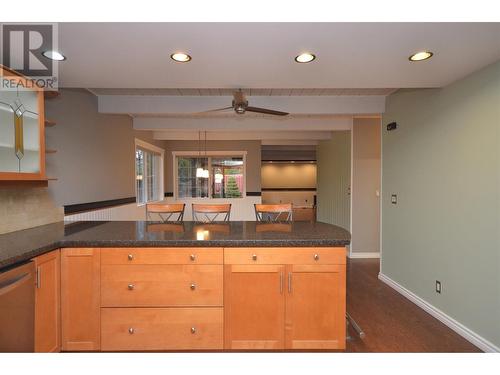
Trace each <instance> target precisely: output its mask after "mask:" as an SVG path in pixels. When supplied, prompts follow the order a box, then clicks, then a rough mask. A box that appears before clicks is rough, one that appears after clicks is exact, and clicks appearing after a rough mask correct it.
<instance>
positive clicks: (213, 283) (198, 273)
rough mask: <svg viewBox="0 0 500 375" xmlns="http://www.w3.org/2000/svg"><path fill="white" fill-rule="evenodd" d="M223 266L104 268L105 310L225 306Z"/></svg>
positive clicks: (114, 266)
mask: <svg viewBox="0 0 500 375" xmlns="http://www.w3.org/2000/svg"><path fill="white" fill-rule="evenodd" d="M222 295H223V266H222V265H220V266H216V265H104V266H101V306H102V307H146V306H147V307H149V306H156V307H166V306H222Z"/></svg>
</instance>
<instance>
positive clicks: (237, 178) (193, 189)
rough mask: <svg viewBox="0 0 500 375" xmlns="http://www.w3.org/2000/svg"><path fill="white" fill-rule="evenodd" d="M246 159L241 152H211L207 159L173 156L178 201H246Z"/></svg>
mask: <svg viewBox="0 0 500 375" xmlns="http://www.w3.org/2000/svg"><path fill="white" fill-rule="evenodd" d="M245 158H246V155H245V153H244V152H241V151H240V152H230V153H229V152H228V153H219V152H209V153H208V155H207V156H206V157H200V156H197V155H192V154H191V155H190V154H189V153H184V152H177V153H176V152H174V174H175V176H174V177H175V181H176V192H175V193H176V194H175V196H176V198H242V197H244V196H245V193H246V188H245ZM200 169H201V170H205V171H206V172H205V173H201V172H200Z"/></svg>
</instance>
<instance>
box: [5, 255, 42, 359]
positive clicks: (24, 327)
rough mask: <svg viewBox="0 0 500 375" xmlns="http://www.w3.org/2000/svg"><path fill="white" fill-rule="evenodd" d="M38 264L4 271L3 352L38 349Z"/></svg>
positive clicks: (31, 263)
mask: <svg viewBox="0 0 500 375" xmlns="http://www.w3.org/2000/svg"><path fill="white" fill-rule="evenodd" d="M34 333H35V265H34V263H33V262H29V263H26V264H23V265H21V266H17V267H15V268H11V269H9V270H6V271H1V272H0V353H5V352H33V351H34V349H35V340H34Z"/></svg>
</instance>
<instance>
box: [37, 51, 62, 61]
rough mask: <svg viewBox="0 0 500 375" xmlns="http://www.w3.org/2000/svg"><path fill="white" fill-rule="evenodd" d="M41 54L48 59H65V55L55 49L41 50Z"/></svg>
mask: <svg viewBox="0 0 500 375" xmlns="http://www.w3.org/2000/svg"><path fill="white" fill-rule="evenodd" d="M42 55H44V56H45V57H46V58H48V59H51V60H55V61H64V60H66V57H65V56H64V55H63V54H61V53H59V52H57V51H43V52H42Z"/></svg>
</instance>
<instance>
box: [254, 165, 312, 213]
mask: <svg viewBox="0 0 500 375" xmlns="http://www.w3.org/2000/svg"><path fill="white" fill-rule="evenodd" d="M261 178H262V188H263V189H277V188H279V189H286V188H289V189H290V188H291V189H297V188H299V189H304V188H308V189H316V164H314V163H263V164H262V169H261ZM315 195H316V191H263V192H262V203H269V204H275V203H292V204H293V205H294V206H312V205H313V204H314V196H315Z"/></svg>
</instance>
